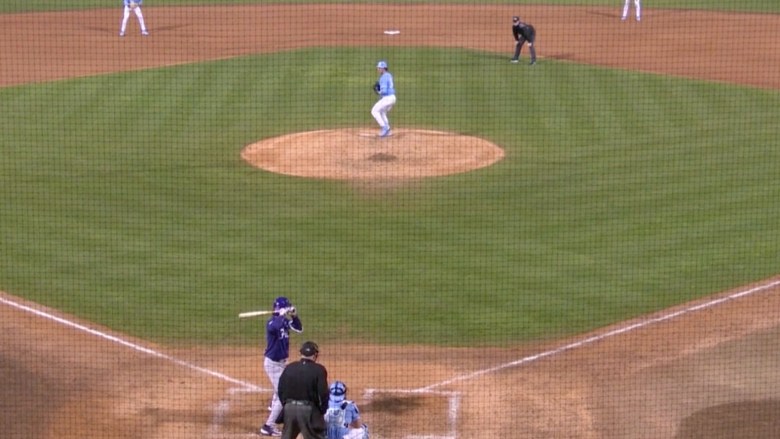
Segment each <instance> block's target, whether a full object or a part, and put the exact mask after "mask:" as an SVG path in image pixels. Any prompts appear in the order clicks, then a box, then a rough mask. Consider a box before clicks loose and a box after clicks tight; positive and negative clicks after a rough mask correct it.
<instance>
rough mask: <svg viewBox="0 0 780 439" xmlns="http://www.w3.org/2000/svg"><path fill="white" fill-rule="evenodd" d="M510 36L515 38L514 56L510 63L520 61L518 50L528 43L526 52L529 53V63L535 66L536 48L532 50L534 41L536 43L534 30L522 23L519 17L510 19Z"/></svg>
mask: <svg viewBox="0 0 780 439" xmlns="http://www.w3.org/2000/svg"><path fill="white" fill-rule="evenodd" d="M512 35H513V36H514V37H515V56H513V57H512V60H511V61H512V62H515V63H516V62H518V61H519V60H520V50H522V48H523V44H524V43H525V42H526V41H528V50H530V51H531V63H530V65H534V64H536V48H534V41H536V30H535V29H534V27H533V26H531V25H530V24H528V23H523V22H522V21H521V20H520V17H518V16H514V17H512Z"/></svg>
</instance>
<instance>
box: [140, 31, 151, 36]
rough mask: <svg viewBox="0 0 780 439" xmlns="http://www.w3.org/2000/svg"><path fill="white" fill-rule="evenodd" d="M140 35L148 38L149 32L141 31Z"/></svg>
mask: <svg viewBox="0 0 780 439" xmlns="http://www.w3.org/2000/svg"><path fill="white" fill-rule="evenodd" d="M141 35H143V36H145V37H148V36H149V32H148V31H141Z"/></svg>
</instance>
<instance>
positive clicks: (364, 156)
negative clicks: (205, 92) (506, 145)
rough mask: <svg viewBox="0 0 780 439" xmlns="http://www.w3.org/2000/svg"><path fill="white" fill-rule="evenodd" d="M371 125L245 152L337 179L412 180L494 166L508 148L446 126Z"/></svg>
mask: <svg viewBox="0 0 780 439" xmlns="http://www.w3.org/2000/svg"><path fill="white" fill-rule="evenodd" d="M377 133H378V130H371V129H366V128H348V129H332V130H320V131H307V132H301V133H294V134H287V135H283V136H279V137H273V138H269V139H264V140H261V141H259V142H256V143H252V144H251V145H248V146H246V147H245V148H244V149H243V151H242V153H241V157H242V158H243V159H244V160H246V161H247V162H249V163H250V164H251V165H252V166H255V167H258V168H260V169H264V170H266V171H269V172H275V173H278V174H285V175H294V176H298V177H308V178H321V179H333V180H408V179H419V178H428V177H437V176H443V175H451V174H459V173H463V172H468V171H472V170H475V169H480V168H484V167H487V166H490V165H492V164H494V163H496V162H498V161H499V160H501V159H502V158H504V150H503V149H502V148H500V147H499V146H498V145H495V144H493V143H491V142H489V141H487V140H484V139H481V138H478V137H472V136H464V135H461V134H455V133H448V132H443V131H431V130H422V129H400V130H394V131H393V135H392V136H389V137H384V138H380V137H378V136H377Z"/></svg>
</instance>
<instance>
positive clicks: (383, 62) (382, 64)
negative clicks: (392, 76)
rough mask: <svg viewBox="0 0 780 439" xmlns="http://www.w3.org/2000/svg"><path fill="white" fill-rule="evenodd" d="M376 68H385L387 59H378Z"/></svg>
mask: <svg viewBox="0 0 780 439" xmlns="http://www.w3.org/2000/svg"><path fill="white" fill-rule="evenodd" d="M376 68H378V69H386V68H387V61H379V62H378V63H377V64H376Z"/></svg>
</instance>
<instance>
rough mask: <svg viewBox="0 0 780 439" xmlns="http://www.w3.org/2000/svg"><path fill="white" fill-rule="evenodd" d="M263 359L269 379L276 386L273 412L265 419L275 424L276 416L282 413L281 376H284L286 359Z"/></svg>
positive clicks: (272, 406) (270, 423) (272, 404)
mask: <svg viewBox="0 0 780 439" xmlns="http://www.w3.org/2000/svg"><path fill="white" fill-rule="evenodd" d="M263 358H265V361H263V367H264V368H265V374H266V375H268V379H269V380H270V381H271V386H272V387H273V388H274V395H273V397H271V413H269V414H268V419H267V420H266V421H265V423H266V424H268V425H274V424H275V423H276V418H278V417H279V414H280V413H282V402H281V401H279V378H281V377H282V372H284V366H285V364H286V362H285V361H274V360H272V359H270V358H268V357H263Z"/></svg>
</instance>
